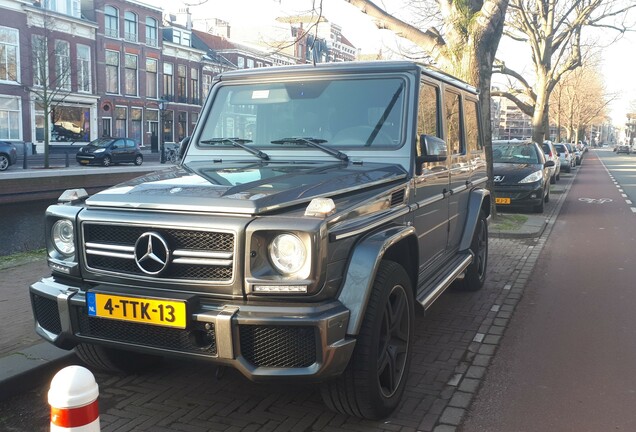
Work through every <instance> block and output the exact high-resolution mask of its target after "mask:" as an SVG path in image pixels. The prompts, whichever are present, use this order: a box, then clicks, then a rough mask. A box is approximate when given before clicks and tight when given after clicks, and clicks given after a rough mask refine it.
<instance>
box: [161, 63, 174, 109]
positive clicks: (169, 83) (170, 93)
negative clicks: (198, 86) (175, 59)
mask: <svg viewBox="0 0 636 432" xmlns="http://www.w3.org/2000/svg"><path fill="white" fill-rule="evenodd" d="M173 73H174V70H173V67H172V63H164V64H163V95H164V97H165V98H166V99H167V100H173V98H174V76H173Z"/></svg>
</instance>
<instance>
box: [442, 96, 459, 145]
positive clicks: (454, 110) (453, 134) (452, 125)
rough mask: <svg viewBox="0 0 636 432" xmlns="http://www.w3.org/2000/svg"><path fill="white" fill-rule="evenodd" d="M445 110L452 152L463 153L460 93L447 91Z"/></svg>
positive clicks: (447, 135) (447, 141) (447, 133)
mask: <svg viewBox="0 0 636 432" xmlns="http://www.w3.org/2000/svg"><path fill="white" fill-rule="evenodd" d="M444 96H445V110H446V112H445V113H444V114H445V117H446V137H445V138H446V144H448V147H449V149H450V151H451V154H460V153H463V149H462V141H461V136H462V135H461V123H460V98H459V94H456V93H452V92H449V91H446V92H445V93H444Z"/></svg>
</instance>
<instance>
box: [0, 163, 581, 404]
mask: <svg viewBox="0 0 636 432" xmlns="http://www.w3.org/2000/svg"><path fill="white" fill-rule="evenodd" d="M575 175H576V174H573V175H571V176H562V179H561V181H560V182H558V183H557V184H555V185H551V195H552V196H551V199H550V202H549V203H547V204H546V208H545V212H544V213H543V214H533V213H520V214H517V213H508V212H500V213H499V215H498V217H497V218H494V219H493V220H492V221H491V224H490V228H489V229H490V235H491V237H493V238H533V237H539V236H540V235H541V234H542V233H543V231H544V230H545V228H546V226H547V225H548V224H549V223H550V222H553V220H554V218H556V216H557V215H558V211H559V209H560V206H561V203H562V202H563V199H564V197H565V196H566V194H567V192H568V190H569V188H570V185H571V183H572V180H573V178H574V176H575ZM0 271H1V272H2V279H1V281H2V282H0V316H1V317H3V323H4V324H3V326H0V400H2V399H5V398H7V397H9V396H11V395H12V394H13V393H14V391H15V390H14V389H17V390H19V391H23V390H24V388H25V387H26V386H31V385H34V384H36V383H44V382H46V380H50V379H51V378H52V376H53V375H54V374H55V372H57V370H59V369H60V368H61V367H62V366H64V365H66V364H71V363H73V362H75V363H77V362H79V360H78V359H77V358H76V357H75V355H74V354H73V352H72V351H64V350H61V349H58V348H56V347H55V346H53V345H52V344H49V343H48V342H44V341H43V340H42V339H41V338H40V337H39V336H37V335H36V333H35V330H34V322H33V314H32V311H31V303H30V299H29V291H28V290H29V285H30V284H32V283H33V282H35V281H37V280H38V279H40V278H42V277H47V276H48V275H49V274H50V272H49V269H48V266H47V264H46V259H45V257H44V255H43V252H42V254H40V255H37V254H30V255H24V256H19V257H16V259H12V260H10V259H9V257H0ZM16 384H18V385H16Z"/></svg>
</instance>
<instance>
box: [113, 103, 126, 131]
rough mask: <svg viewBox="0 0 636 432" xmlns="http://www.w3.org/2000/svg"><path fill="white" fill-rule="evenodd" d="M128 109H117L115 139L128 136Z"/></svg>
mask: <svg viewBox="0 0 636 432" xmlns="http://www.w3.org/2000/svg"><path fill="white" fill-rule="evenodd" d="M127 111H128V109H127V108H126V107H115V137H117V138H126V137H127V136H128V129H127V127H126V126H127V120H128V112H127Z"/></svg>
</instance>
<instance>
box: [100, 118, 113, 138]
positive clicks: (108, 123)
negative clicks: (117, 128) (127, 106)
mask: <svg viewBox="0 0 636 432" xmlns="http://www.w3.org/2000/svg"><path fill="white" fill-rule="evenodd" d="M111 134H112V119H111V118H110V117H102V136H103V137H109V136H111Z"/></svg>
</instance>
